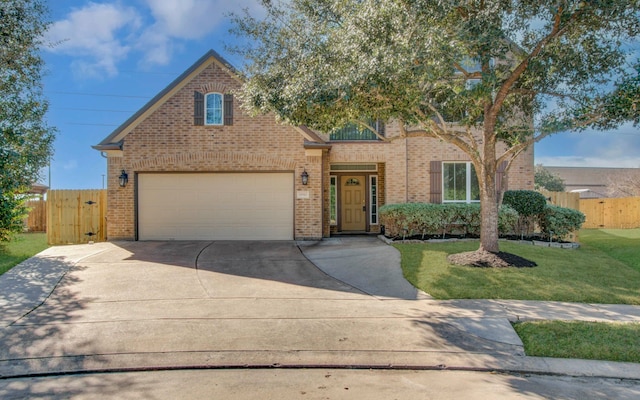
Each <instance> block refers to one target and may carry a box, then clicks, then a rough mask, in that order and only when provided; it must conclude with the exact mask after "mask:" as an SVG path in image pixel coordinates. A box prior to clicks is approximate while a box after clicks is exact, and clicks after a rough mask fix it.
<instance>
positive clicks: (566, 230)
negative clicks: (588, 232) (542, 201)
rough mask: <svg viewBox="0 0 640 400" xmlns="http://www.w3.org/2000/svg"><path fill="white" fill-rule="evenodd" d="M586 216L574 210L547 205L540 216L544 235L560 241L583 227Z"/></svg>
mask: <svg viewBox="0 0 640 400" xmlns="http://www.w3.org/2000/svg"><path fill="white" fill-rule="evenodd" d="M584 220H585V216H584V214H583V213H581V212H580V211H578V210H574V209H572V208H565V207H558V206H552V205H547V207H546V208H545V210H544V212H542V213H540V214H539V216H538V224H539V225H540V230H541V231H542V235H543V236H544V237H545V238H547V239H549V238H551V239H554V238H555V239H556V240H560V239H562V238H564V237H566V236H567V235H569V234H570V233H572V232H574V231H577V230H578V229H580V228H581V227H582V224H583V223H584Z"/></svg>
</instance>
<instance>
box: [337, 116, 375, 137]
mask: <svg viewBox="0 0 640 400" xmlns="http://www.w3.org/2000/svg"><path fill="white" fill-rule="evenodd" d="M369 125H371V126H372V127H373V128H375V129H376V130H377V131H378V133H379V134H380V135H382V136H384V134H385V132H384V130H385V126H384V123H383V122H382V121H379V120H378V121H369ZM329 138H330V140H378V139H379V138H378V137H377V136H376V134H375V133H373V132H372V131H371V130H369V129H367V128H365V127H363V126H362V125H359V124H355V123H351V124H347V125H345V126H344V127H342V128H340V129H336V130H334V131H333V132H331V133H330V134H329Z"/></svg>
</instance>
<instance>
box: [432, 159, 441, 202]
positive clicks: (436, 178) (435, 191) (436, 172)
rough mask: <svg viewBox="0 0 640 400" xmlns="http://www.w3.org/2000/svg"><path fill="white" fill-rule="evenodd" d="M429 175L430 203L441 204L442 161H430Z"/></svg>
mask: <svg viewBox="0 0 640 400" xmlns="http://www.w3.org/2000/svg"><path fill="white" fill-rule="evenodd" d="M429 168H430V170H429V175H430V177H431V184H430V191H431V195H430V200H429V201H430V202H431V203H436V204H440V203H442V161H431V163H430V166H429Z"/></svg>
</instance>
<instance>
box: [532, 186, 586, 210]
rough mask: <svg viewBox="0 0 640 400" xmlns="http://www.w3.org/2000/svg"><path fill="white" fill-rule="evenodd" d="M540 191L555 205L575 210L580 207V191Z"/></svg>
mask: <svg viewBox="0 0 640 400" xmlns="http://www.w3.org/2000/svg"><path fill="white" fill-rule="evenodd" d="M540 193H542V194H543V195H544V197H546V198H547V199H549V202H550V203H551V204H553V205H554V206H559V207H565V208H573V209H574V210H579V209H580V193H570V192H550V191H548V190H544V189H541V190H540Z"/></svg>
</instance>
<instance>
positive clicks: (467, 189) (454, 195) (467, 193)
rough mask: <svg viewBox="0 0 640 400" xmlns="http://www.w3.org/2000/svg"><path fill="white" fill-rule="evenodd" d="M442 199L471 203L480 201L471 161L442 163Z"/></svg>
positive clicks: (478, 187) (446, 201)
mask: <svg viewBox="0 0 640 400" xmlns="http://www.w3.org/2000/svg"><path fill="white" fill-rule="evenodd" d="M442 201H443V202H445V203H473V202H479V201H480V185H479V184H478V176H477V175H476V169H475V167H474V166H473V164H472V163H471V162H443V163H442Z"/></svg>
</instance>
